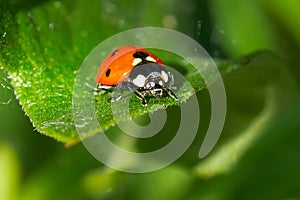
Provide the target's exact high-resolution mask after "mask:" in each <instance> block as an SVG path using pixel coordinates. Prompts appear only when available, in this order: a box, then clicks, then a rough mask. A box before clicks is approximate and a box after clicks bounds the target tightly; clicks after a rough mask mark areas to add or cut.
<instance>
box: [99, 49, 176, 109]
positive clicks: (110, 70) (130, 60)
mask: <svg viewBox="0 0 300 200" xmlns="http://www.w3.org/2000/svg"><path fill="white" fill-rule="evenodd" d="M96 82H97V88H96V89H95V90H94V92H95V93H96V94H99V93H101V91H108V90H111V89H113V88H114V87H116V88H117V89H118V90H119V91H120V94H119V96H116V97H112V98H111V100H113V101H117V100H119V99H121V98H122V93H123V91H125V90H129V91H131V92H133V93H134V94H135V95H136V96H137V97H138V98H139V99H141V100H142V105H143V106H146V105H147V101H146V99H145V97H146V96H147V95H149V94H150V95H152V96H154V97H161V96H163V94H164V92H166V93H167V94H168V95H169V96H171V97H172V98H174V99H176V100H178V98H177V96H176V95H175V93H174V92H173V91H172V90H176V86H175V85H174V77H173V75H172V74H171V72H168V71H167V70H166V67H165V65H164V63H163V62H162V61H161V60H160V59H159V58H158V57H156V56H155V55H154V54H152V53H151V52H150V51H148V50H146V49H143V48H141V47H137V46H121V47H119V48H117V49H115V50H113V51H112V52H111V53H110V54H109V55H108V56H107V57H106V58H105V59H104V61H103V62H102V64H101V65H100V68H99V70H98V74H97V77H96Z"/></svg>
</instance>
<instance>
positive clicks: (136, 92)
mask: <svg viewBox="0 0 300 200" xmlns="http://www.w3.org/2000/svg"><path fill="white" fill-rule="evenodd" d="M134 94H135V95H136V96H137V97H138V98H139V99H141V100H142V106H147V101H146V99H145V95H144V94H142V93H140V92H139V91H137V90H135V91H134Z"/></svg>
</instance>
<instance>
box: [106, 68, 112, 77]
mask: <svg viewBox="0 0 300 200" xmlns="http://www.w3.org/2000/svg"><path fill="white" fill-rule="evenodd" d="M110 71H111V70H110V69H108V70H106V72H105V76H106V77H108V76H109V75H110Z"/></svg>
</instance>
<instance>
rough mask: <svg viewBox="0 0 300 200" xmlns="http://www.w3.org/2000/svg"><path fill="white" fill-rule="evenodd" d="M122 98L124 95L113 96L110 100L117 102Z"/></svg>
mask: <svg viewBox="0 0 300 200" xmlns="http://www.w3.org/2000/svg"><path fill="white" fill-rule="evenodd" d="M121 98H122V95H119V96H115V97H111V98H109V99H108V101H109V102H116V101H119V100H120V99H121Z"/></svg>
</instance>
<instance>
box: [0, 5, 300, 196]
mask: <svg viewBox="0 0 300 200" xmlns="http://www.w3.org/2000/svg"><path fill="white" fill-rule="evenodd" d="M2 1H3V0H2ZM86 4H90V5H86ZM1 5H2V3H1ZM3 5H4V4H3ZM11 5H12V6H11V7H9V9H10V10H8V11H9V12H11V13H12V15H15V16H17V15H18V14H19V13H29V12H30V11H31V10H33V9H37V10H38V9H39V8H40V7H44V8H45V7H47V6H48V5H56V6H59V5H62V6H64V7H67V8H68V9H66V13H64V15H66V16H68V14H69V13H68V12H70V13H71V12H73V13H74V12H75V13H78V19H77V21H76V22H78V23H80V16H83V15H84V16H85V20H86V19H90V20H94V19H97V20H98V21H99V26H100V27H99V32H98V33H95V32H92V33H91V32H88V33H89V34H92V35H93V36H92V37H91V38H97V40H95V41H87V40H83V41H75V42H77V44H78V45H81V46H82V48H85V49H84V51H86V53H88V52H89V51H90V50H91V49H92V48H93V47H94V46H95V45H97V44H98V43H99V42H101V41H102V40H104V39H106V38H107V37H109V36H111V35H113V34H116V33H118V32H120V31H123V30H127V29H131V28H136V27H142V26H158V27H166V28H171V29H174V30H178V31H180V32H182V33H185V34H187V35H188V36H190V37H192V38H194V39H195V40H197V41H198V42H199V43H200V44H201V45H202V46H203V47H204V48H205V49H206V50H207V51H208V52H209V53H210V55H211V56H212V57H214V58H215V59H216V61H219V60H228V62H229V63H230V62H231V60H232V59H235V58H237V57H243V56H245V55H248V54H251V53H254V54H253V55H252V56H250V64H249V65H246V66H243V64H240V65H239V63H238V64H237V69H235V70H234V71H232V72H228V74H227V75H224V77H223V78H224V83H225V87H226V92H227V98H228V112H227V119H226V123H225V127H224V131H223V133H222V135H221V138H220V140H219V141H218V143H217V145H216V147H215V148H214V150H213V151H212V152H211V153H210V154H209V155H208V156H207V157H206V158H204V159H198V157H197V153H198V150H199V148H200V145H201V141H202V139H203V134H204V133H205V130H206V128H207V124H208V120H209V106H210V103H209V95H208V92H207V91H201V92H200V93H199V94H197V96H198V99H199V102H200V109H201V123H200V129H199V134H198V136H197V138H196V139H195V142H194V143H193V145H192V146H191V147H190V148H189V149H188V151H187V152H186V153H185V154H184V155H183V156H182V157H181V158H180V159H179V160H178V161H176V162H175V163H174V164H172V165H171V166H169V167H167V168H165V169H162V170H159V171H156V172H152V173H147V174H127V173H121V172H116V171H114V170H111V169H108V168H106V167H104V166H103V165H102V164H101V163H99V162H98V161H97V160H95V159H94V158H93V157H92V156H91V155H90V154H89V153H88V152H87V151H86V149H85V148H84V147H83V146H82V145H81V144H77V145H75V146H72V147H69V148H66V147H65V146H64V145H63V144H62V143H59V142H56V141H54V140H53V139H50V138H48V137H46V136H43V135H41V134H39V133H38V132H37V131H35V129H34V127H33V126H32V124H31V122H30V119H29V118H28V117H27V116H26V115H25V114H24V112H23V111H22V108H21V106H20V105H19V102H18V100H16V99H15V96H14V90H13V87H12V86H11V85H10V81H9V79H8V77H7V74H6V73H5V72H4V71H1V73H0V121H1V125H0V177H1V178H0V200H11V199H28V200H29V199H30V200H34V199H36V200H40V199H57V200H58V199H300V190H299V188H300V181H299V180H300V170H299V168H300V156H299V154H300V124H299V122H300V112H299V111H300V101H299V89H298V88H299V84H300V76H299V75H300V70H299V67H300V61H299V55H300V12H299V10H300V1H298V0H287V1H279V0H272V1H271V0H244V1H238V0H227V1H222V0H191V1H179V0H166V1H157V0H155V1H134V0H130V1H126V2H125V1H122V2H121V1H117V0H115V1H108V0H101V1H100V0H97V1H96V0H95V1H92V2H90V3H86V2H85V1H81V0H76V1H68V0H65V1H46V0H44V1H38V0H34V1H22V0H15V1H11ZM94 5H95V6H94ZM88 8H93V9H91V10H88ZM2 9H3V8H2ZM52 14H53V13H52ZM52 17H54V16H51V15H50V16H49V19H51V18H52ZM45 23H47V22H45ZM82 26H85V24H82ZM1 27H5V26H1ZM84 28H85V29H86V30H90V29H92V28H91V27H89V26H88V25H86V27H84ZM76 31H77V30H75V32H76ZM78 31H80V30H78ZM82 34H84V33H82ZM0 37H1V36H0ZM3 37H5V36H3ZM0 44H1V45H3V44H2V42H1V43H0ZM1 49H2V48H1ZM262 50H270V51H271V52H268V51H262ZM78 59H79V61H80V62H81V61H82V60H80V59H84V58H78ZM232 63H233V64H236V63H235V61H232ZM168 112H169V113H171V114H172V113H176V112H177V111H176V108H170V109H169V111H168ZM169 120H171V122H172V119H169ZM171 126H172V124H169V128H171ZM114 130H115V129H112V130H110V132H112V133H113V132H114ZM166 130H168V127H167V128H166ZM166 132H167V131H166ZM168 140H169V139H168V135H167V134H166V136H165V137H164V136H162V138H160V139H159V141H157V140H153V141H150V142H148V143H146V144H145V145H150V146H151V142H161V143H155V144H152V145H154V146H156V145H157V146H160V145H163V144H165V142H166V141H168ZM139 145H143V143H141V144H139ZM140 149H143V146H142V147H140ZM146 149H147V148H146Z"/></svg>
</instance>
